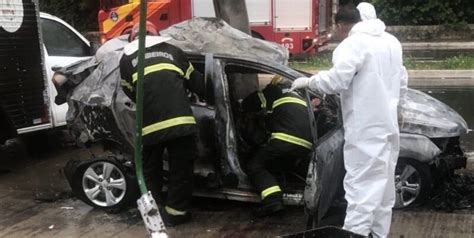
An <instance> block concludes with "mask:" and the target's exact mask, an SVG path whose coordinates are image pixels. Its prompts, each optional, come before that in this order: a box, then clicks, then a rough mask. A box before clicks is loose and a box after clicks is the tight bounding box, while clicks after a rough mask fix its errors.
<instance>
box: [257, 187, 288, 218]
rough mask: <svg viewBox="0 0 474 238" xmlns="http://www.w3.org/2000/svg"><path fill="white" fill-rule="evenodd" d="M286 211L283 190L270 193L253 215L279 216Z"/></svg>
mask: <svg viewBox="0 0 474 238" xmlns="http://www.w3.org/2000/svg"><path fill="white" fill-rule="evenodd" d="M284 211H285V206H284V205H283V194H282V193H281V192H277V193H273V194H271V195H268V196H267V197H266V198H265V199H263V201H262V206H261V207H259V208H257V209H256V210H255V211H254V212H253V215H254V216H256V217H268V216H279V215H281V214H283V212H284Z"/></svg>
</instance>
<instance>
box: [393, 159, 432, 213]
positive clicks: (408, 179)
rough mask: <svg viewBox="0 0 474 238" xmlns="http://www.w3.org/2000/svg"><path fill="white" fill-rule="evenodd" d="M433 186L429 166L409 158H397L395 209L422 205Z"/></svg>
mask: <svg viewBox="0 0 474 238" xmlns="http://www.w3.org/2000/svg"><path fill="white" fill-rule="evenodd" d="M432 186H433V181H432V177H431V171H430V166H429V165H428V164H427V163H421V162H419V161H417V160H415V159H411V158H399V159H398V163H397V167H396V169H395V206H394V208H395V209H404V208H408V207H413V206H417V205H420V204H422V203H423V202H424V201H425V200H426V199H427V198H428V197H429V195H430V192H431V189H432Z"/></svg>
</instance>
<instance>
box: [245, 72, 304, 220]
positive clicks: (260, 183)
mask: <svg viewBox="0 0 474 238" xmlns="http://www.w3.org/2000/svg"><path fill="white" fill-rule="evenodd" d="M274 81H275V80H273V82H272V83H270V84H269V85H267V86H266V87H265V88H264V89H263V90H262V91H261V92H260V91H258V92H254V93H252V94H250V95H249V96H247V97H246V98H245V99H244V100H243V101H242V109H243V111H244V112H258V111H261V110H264V111H266V115H265V123H266V126H265V127H266V129H267V130H268V131H269V133H270V139H269V140H268V142H267V143H266V144H265V145H264V146H263V147H261V148H260V149H259V150H258V151H257V152H256V153H255V155H254V156H253V157H252V158H251V159H250V160H249V161H248V163H247V167H246V172H247V175H248V176H249V178H250V181H251V182H252V184H253V185H254V187H255V188H256V189H257V190H258V192H259V193H260V196H261V199H262V206H261V207H260V208H259V209H257V210H256V211H255V213H254V215H256V216H258V217H265V216H272V215H277V214H280V213H281V212H283V211H284V206H283V193H282V189H281V187H280V186H279V185H278V183H277V181H276V179H275V176H274V175H273V174H272V173H274V172H283V171H285V170H289V169H291V168H292V167H293V166H294V165H295V164H296V163H297V162H298V160H299V159H303V158H305V157H306V156H307V155H308V154H309V152H310V151H311V149H312V136H311V129H310V124H309V117H308V108H307V106H308V105H307V104H306V102H305V101H304V100H303V99H302V98H301V97H300V96H299V95H298V94H296V93H283V92H282V89H281V88H280V87H279V86H277V85H276V84H275V83H274Z"/></svg>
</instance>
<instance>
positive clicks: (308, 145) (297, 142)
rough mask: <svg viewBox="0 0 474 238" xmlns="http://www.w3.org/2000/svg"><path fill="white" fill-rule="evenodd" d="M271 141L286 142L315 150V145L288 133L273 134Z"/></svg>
mask: <svg viewBox="0 0 474 238" xmlns="http://www.w3.org/2000/svg"><path fill="white" fill-rule="evenodd" d="M271 139H277V140H282V141H286V142H288V143H292V144H295V145H299V146H303V147H304V148H307V149H310V150H311V149H312V148H313V143H311V142H309V141H307V140H305V139H301V138H299V137H296V136H292V135H288V134H286V133H281V132H275V133H272V137H271Z"/></svg>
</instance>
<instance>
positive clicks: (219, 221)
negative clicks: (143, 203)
mask: <svg viewBox="0 0 474 238" xmlns="http://www.w3.org/2000/svg"><path fill="white" fill-rule="evenodd" d="M88 155H89V153H88V152H87V150H85V149H80V148H76V147H73V146H70V145H66V146H62V147H60V148H57V147H56V148H54V149H48V150H43V151H42V152H37V153H36V152H34V153H33V155H31V156H25V157H21V156H20V157H18V158H16V159H10V160H8V161H1V162H0V166H1V167H0V168H2V171H1V172H0V237H145V235H146V232H145V229H144V226H143V223H142V221H141V217H140V215H139V213H138V212H137V210H136V209H134V208H130V209H129V210H127V211H123V212H121V213H118V214H107V213H105V212H103V211H100V210H97V209H92V208H91V207H89V206H88V205H86V204H84V203H82V202H81V201H80V200H77V199H75V198H74V197H72V196H71V194H70V189H69V186H68V185H67V182H66V179H65V177H64V174H63V172H62V167H63V166H64V165H65V163H66V162H67V161H68V160H69V159H72V158H75V157H83V156H88ZM472 159H473V158H472V156H471V160H470V164H469V168H468V170H467V171H468V172H470V171H471V172H472V171H474V166H473V160H472ZM255 207H256V205H255V204H248V203H240V202H232V201H223V200H214V199H202V198H196V199H195V201H194V208H193V218H194V220H193V222H192V223H190V224H186V225H183V226H180V227H178V228H172V229H169V233H170V235H171V237H274V236H277V235H283V234H288V233H293V232H297V231H300V230H302V229H304V228H305V216H304V213H303V210H302V207H288V211H287V213H286V216H284V217H277V218H266V219H254V218H253V217H252V216H251V211H252V209H254V208H255ZM391 237H404V238H405V237H453V238H454V237H456V238H457V237H474V209H472V208H470V209H464V210H458V211H456V212H453V213H446V212H438V211H432V210H430V209H428V208H417V209H415V210H409V211H395V213H394V217H393V223H392V231H391Z"/></svg>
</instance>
